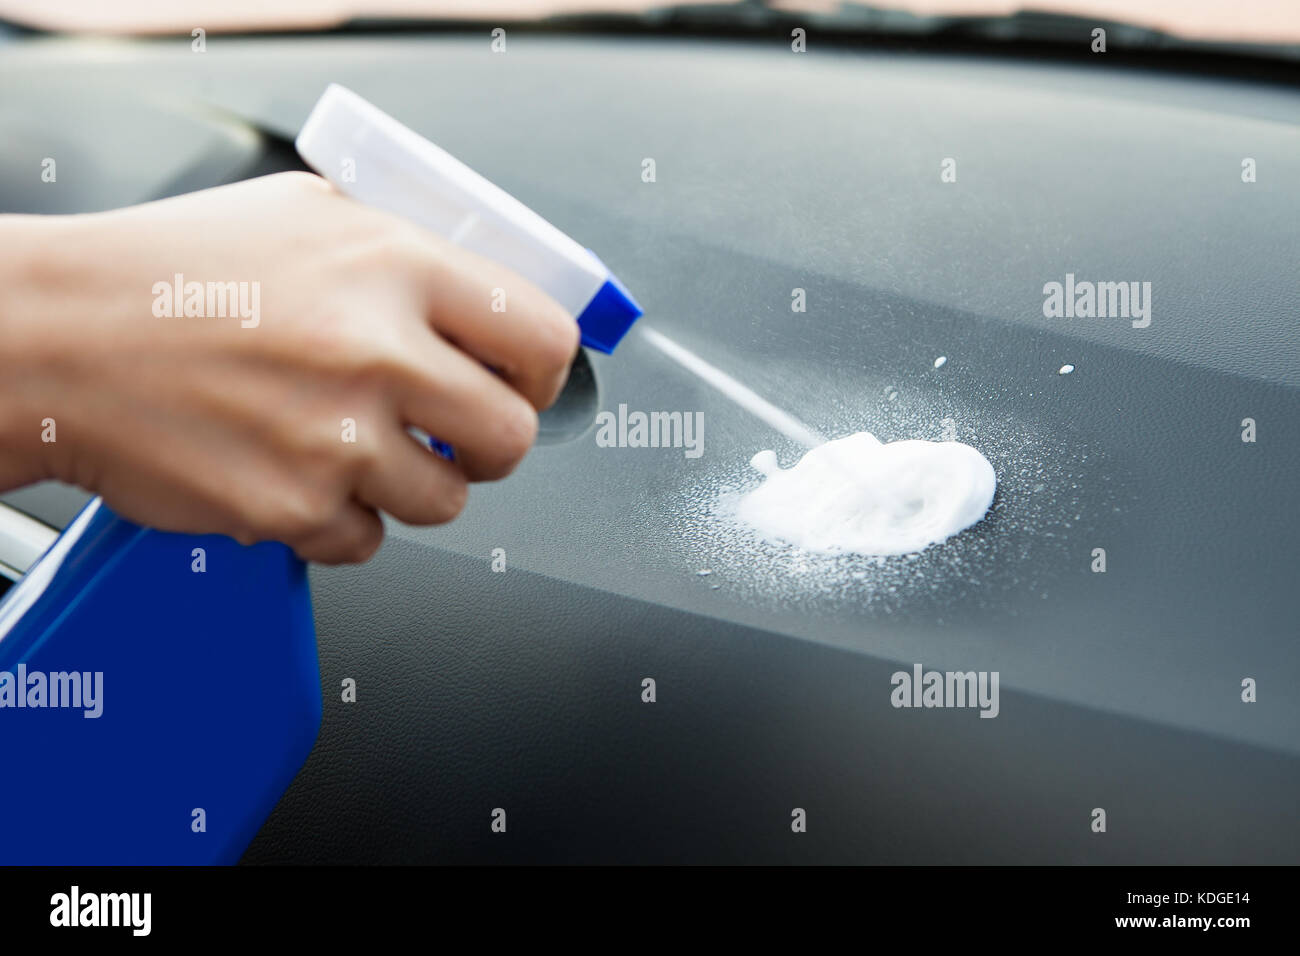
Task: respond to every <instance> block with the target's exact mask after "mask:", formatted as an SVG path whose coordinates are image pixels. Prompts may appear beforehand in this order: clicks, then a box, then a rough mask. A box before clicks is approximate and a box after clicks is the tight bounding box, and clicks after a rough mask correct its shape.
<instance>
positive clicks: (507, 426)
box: [401, 335, 537, 481]
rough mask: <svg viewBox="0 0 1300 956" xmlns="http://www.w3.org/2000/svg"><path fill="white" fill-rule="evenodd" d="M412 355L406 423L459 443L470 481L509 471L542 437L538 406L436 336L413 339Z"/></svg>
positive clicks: (458, 458) (404, 398) (403, 407)
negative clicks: (539, 435) (418, 339)
mask: <svg viewBox="0 0 1300 956" xmlns="http://www.w3.org/2000/svg"><path fill="white" fill-rule="evenodd" d="M408 358H409V359H410V366H409V371H408V375H407V381H406V383H405V385H404V387H403V389H402V397H401V411H402V413H403V415H404V417H405V421H406V423H407V424H411V425H415V426H417V427H418V428H422V429H424V430H425V431H426V432H428V433H429V434H431V435H435V436H437V437H438V438H439V439H441V440H442V441H445V442H448V443H449V444H450V445H451V446H452V447H453V448H455V449H456V464H457V465H458V466H459V468H460V470H461V472H462V474H464V476H465V477H466V478H468V479H469V480H470V481H495V480H497V479H500V478H504V477H505V476H506V475H508V474H510V472H512V471H513V470H514V468H515V466H516V465H517V464H518V463H519V460H520V459H521V458H523V457H524V455H525V454H527V453H528V450H529V449H530V448H531V447H532V445H533V441H534V439H536V437H537V412H536V410H535V409H534V407H533V406H532V405H531V404H529V402H528V401H526V400H525V399H524V398H522V397H521V396H520V395H519V393H518V392H516V391H515V390H514V389H513V388H511V387H510V386H509V385H507V384H506V383H504V382H502V381H501V380H500V379H499V378H497V377H496V376H495V375H493V374H492V373H491V372H489V371H488V370H487V369H485V368H484V367H483V366H482V365H480V364H479V363H478V362H476V361H475V360H474V359H472V358H469V357H468V356H466V355H465V354H464V353H463V352H461V351H460V350H459V349H456V348H454V347H452V346H451V345H449V344H448V343H446V342H443V341H441V340H439V339H438V338H437V337H436V336H433V335H430V336H428V337H427V338H426V339H423V340H421V341H419V342H417V343H414V344H413V346H412V350H411V354H410V355H409V356H408ZM417 450H418V449H417Z"/></svg>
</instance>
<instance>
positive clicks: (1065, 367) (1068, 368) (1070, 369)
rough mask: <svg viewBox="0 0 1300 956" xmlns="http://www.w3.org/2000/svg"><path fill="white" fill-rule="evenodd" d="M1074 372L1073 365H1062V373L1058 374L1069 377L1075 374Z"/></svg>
mask: <svg viewBox="0 0 1300 956" xmlns="http://www.w3.org/2000/svg"><path fill="white" fill-rule="evenodd" d="M1073 371H1074V366H1073V365H1062V366H1061V370H1060V372H1058V373H1057V374H1058V375H1069V374H1070V373H1071V372H1073Z"/></svg>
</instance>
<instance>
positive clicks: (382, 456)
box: [357, 422, 469, 525]
mask: <svg viewBox="0 0 1300 956" xmlns="http://www.w3.org/2000/svg"><path fill="white" fill-rule="evenodd" d="M378 446H379V460H378V461H377V462H376V463H375V464H374V465H373V466H372V467H370V468H368V469H367V470H366V471H365V472H364V473H363V474H362V475H361V476H360V479H359V482H358V485H357V495H358V497H359V498H360V499H361V500H362V501H363V502H364V503H366V504H368V505H371V506H373V507H375V508H378V509H380V510H382V511H386V512H387V513H388V514H390V515H392V516H393V517H394V518H396V519H397V520H399V521H404V522H406V523H407V524H414V525H430V524H445V523H446V522H448V521H451V520H452V519H453V518H455V517H456V516H457V515H458V514H460V512H461V511H462V510H463V509H464V507H465V502H466V501H467V500H468V498H469V485H468V483H467V481H466V478H465V475H464V473H463V472H462V471H461V469H460V468H459V467H458V466H457V465H455V464H453V463H452V462H449V461H447V460H446V459H444V458H440V457H439V456H437V455H434V454H430V452H429V451H428V450H427V449H425V448H422V447H420V445H418V444H417V443H416V442H415V440H414V439H413V438H412V437H411V436H410V435H409V434H407V432H406V429H404V428H402V427H400V426H399V425H398V423H396V422H393V423H392V424H391V427H390V428H386V429H385V432H384V434H383V435H381V436H379V441H378Z"/></svg>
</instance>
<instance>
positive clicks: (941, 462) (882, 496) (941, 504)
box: [735, 432, 997, 555]
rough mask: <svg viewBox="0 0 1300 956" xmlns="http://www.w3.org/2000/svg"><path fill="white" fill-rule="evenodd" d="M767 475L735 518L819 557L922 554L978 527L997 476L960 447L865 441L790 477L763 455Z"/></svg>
mask: <svg viewBox="0 0 1300 956" xmlns="http://www.w3.org/2000/svg"><path fill="white" fill-rule="evenodd" d="M750 464H751V465H752V466H753V467H754V468H755V469H756V470H758V471H759V472H761V473H762V474H764V475H765V476H766V480H765V481H764V482H763V483H762V484H761V485H759V486H758V487H757V488H755V489H754V490H753V491H751V492H749V493H748V494H746V495H744V496H743V497H741V499H740V500H739V501H738V502H737V504H736V512H735V514H736V518H737V519H739V520H740V521H741V522H742V523H744V524H746V525H748V526H749V527H750V528H752V529H753V530H754V531H755V532H757V533H758V535H759V536H760V537H762V538H764V539H766V540H768V541H775V542H784V543H785V544H789V545H793V546H795V547H797V548H800V549H802V550H804V551H810V552H814V553H819V554H864V555H900V554H913V553H915V552H918V551H922V550H924V549H925V548H927V547H929V546H930V545H933V544H938V543H940V542H942V541H946V540H947V539H948V538H950V537H952V536H953V535H955V534H957V533H959V532H961V531H963V530H965V529H966V528H969V527H970V526H971V525H973V524H975V523H976V522H977V521H979V520H980V519H981V518H983V517H984V515H985V513H986V512H987V511H988V510H989V506H990V505H991V504H992V503H993V494H994V492H995V491H996V489H997V476H996V475H995V473H994V471H993V466H992V465H990V464H989V463H988V461H987V459H985V458H984V456H983V455H981V454H980V453H979V452H978V451H976V450H975V449H974V448H972V447H971V446H970V445H966V444H963V443H961V442H956V441H941V442H932V441H915V440H912V441H896V442H890V443H888V444H883V443H881V442H880V441H878V440H877V439H876V438H875V436H873V435H872V434H870V433H869V432H858V433H857V434H854V435H850V436H848V437H847V438H840V439H837V440H836V441H831V442H827V443H826V444H824V445H821V446H819V447H817V448H814V449H812V450H811V451H809V452H808V453H807V454H805V455H804V456H803V458H802V459H801V460H800V461H799V462H798V463H797V464H795V465H794V466H793V467H791V468H786V469H783V468H781V467H780V466H779V464H778V462H777V458H776V454H775V453H774V452H772V451H761V452H759V453H758V454H757V455H755V456H754V457H753V459H752V460H751V461H750Z"/></svg>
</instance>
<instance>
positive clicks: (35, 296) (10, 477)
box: [0, 215, 77, 489]
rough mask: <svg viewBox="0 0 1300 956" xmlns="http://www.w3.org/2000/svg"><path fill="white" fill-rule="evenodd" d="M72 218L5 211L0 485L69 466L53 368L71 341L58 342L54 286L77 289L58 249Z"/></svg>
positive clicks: (0, 270)
mask: <svg viewBox="0 0 1300 956" xmlns="http://www.w3.org/2000/svg"><path fill="white" fill-rule="evenodd" d="M74 218H77V217H55V216H19V215H3V216H0V251H2V254H0V489H7V488H14V487H18V486H20V485H23V484H28V483H30V482H33V481H39V480H42V479H46V478H55V477H64V476H65V475H66V474H67V472H68V468H67V464H68V462H69V460H70V458H71V456H70V455H69V454H68V453H67V452H68V442H67V441H66V439H67V438H68V437H69V434H70V429H68V428H64V427H63V425H64V423H61V422H60V421H59V419H60V416H61V411H60V409H61V407H62V403H61V402H60V401H59V398H60V394H59V393H60V391H61V388H60V387H59V385H58V380H59V376H58V375H57V374H56V372H57V370H58V368H59V367H60V365H61V364H62V363H64V362H65V361H66V360H67V358H68V356H69V352H68V348H69V344H67V343H65V344H63V345H60V344H59V342H58V338H59V336H58V334H57V332H58V325H59V323H58V318H59V311H60V310H59V309H58V306H57V302H58V299H57V293H58V290H59V289H60V288H64V289H66V288H67V287H68V286H69V284H74V285H73V287H74V288H75V283H76V276H75V275H74V274H73V272H72V270H71V269H70V268H69V264H68V263H67V262H66V260H65V259H64V258H63V257H61V256H60V255H59V249H60V246H61V244H62V238H63V237H64V236H65V235H66V234H67V231H68V227H69V226H70V225H71V220H72V219H74ZM61 440H62V441H63V445H62V446H60V444H59V442H60V441H61Z"/></svg>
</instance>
